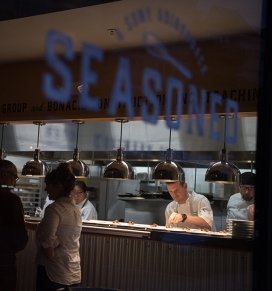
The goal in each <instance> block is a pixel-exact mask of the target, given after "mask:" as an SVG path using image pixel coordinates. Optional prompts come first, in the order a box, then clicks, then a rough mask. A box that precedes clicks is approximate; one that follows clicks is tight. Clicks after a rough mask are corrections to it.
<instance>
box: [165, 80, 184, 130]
mask: <svg viewBox="0 0 272 291" xmlns="http://www.w3.org/2000/svg"><path fill="white" fill-rule="evenodd" d="M175 90H176V102H174V104H175V107H176V112H175V113H174V115H175V116H176V120H172V119H171V113H172V108H173V102H172V99H173V98H172V96H173V95H174V94H173V92H174V91H175ZM182 96H183V84H182V82H181V81H180V80H178V79H176V78H172V77H169V78H168V79H167V84H166V95H165V97H166V98H165V102H166V103H165V115H166V124H167V126H168V127H171V128H173V129H179V127H180V116H181V112H182V110H183V97H182Z"/></svg>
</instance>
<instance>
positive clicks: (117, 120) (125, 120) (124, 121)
mask: <svg viewBox="0 0 272 291" xmlns="http://www.w3.org/2000/svg"><path fill="white" fill-rule="evenodd" d="M115 121H116V122H120V123H121V130H120V144H119V149H120V150H122V139H123V123H126V122H128V119H121V118H118V119H116V120H115Z"/></svg>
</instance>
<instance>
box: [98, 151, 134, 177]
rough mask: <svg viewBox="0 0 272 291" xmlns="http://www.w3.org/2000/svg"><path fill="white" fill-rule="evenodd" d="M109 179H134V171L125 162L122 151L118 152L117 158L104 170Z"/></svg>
mask: <svg viewBox="0 0 272 291" xmlns="http://www.w3.org/2000/svg"><path fill="white" fill-rule="evenodd" d="M103 176H104V178H107V179H134V171H133V168H132V166H131V165H130V164H129V163H126V162H124V161H123V158H122V150H121V149H118V150H117V158H116V160H115V161H113V162H110V163H109V164H108V165H107V166H106V168H105V170H104V175H103Z"/></svg>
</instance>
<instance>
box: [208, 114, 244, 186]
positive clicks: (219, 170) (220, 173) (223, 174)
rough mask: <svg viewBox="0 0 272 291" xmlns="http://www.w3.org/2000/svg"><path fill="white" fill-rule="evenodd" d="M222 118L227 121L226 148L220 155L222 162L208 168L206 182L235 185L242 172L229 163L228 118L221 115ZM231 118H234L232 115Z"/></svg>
mask: <svg viewBox="0 0 272 291" xmlns="http://www.w3.org/2000/svg"><path fill="white" fill-rule="evenodd" d="M220 117H221V118H224V120H225V123H224V124H225V127H224V147H223V149H222V150H221V153H220V161H219V162H215V163H213V164H211V165H210V166H209V167H208V169H207V171H206V174H205V181H206V182H211V183H222V184H233V183H236V182H238V179H239V174H240V171H239V168H238V167H237V166H235V165H234V164H232V163H230V162H228V157H227V150H226V126H227V119H228V116H226V115H221V116H220ZM229 117H230V118H232V115H230V116H229Z"/></svg>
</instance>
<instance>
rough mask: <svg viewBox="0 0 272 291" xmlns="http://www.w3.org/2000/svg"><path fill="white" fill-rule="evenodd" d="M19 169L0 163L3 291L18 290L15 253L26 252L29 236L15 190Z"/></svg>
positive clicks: (0, 276) (0, 281) (0, 273)
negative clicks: (13, 191) (24, 250)
mask: <svg viewBox="0 0 272 291" xmlns="http://www.w3.org/2000/svg"><path fill="white" fill-rule="evenodd" d="M17 179H18V176H17V168H16V166H15V165H14V164H13V163H12V162H10V161H8V160H0V290H3V291H15V289H16V281H17V268H16V253H17V252H19V251H20V250H22V249H24V248H25V246H26V244H27V241H28V235H27V231H26V228H25V222H24V210H23V205H22V202H21V199H20V198H19V197H18V196H17V195H16V194H14V193H12V189H13V188H14V186H15V184H16V180H17Z"/></svg>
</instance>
